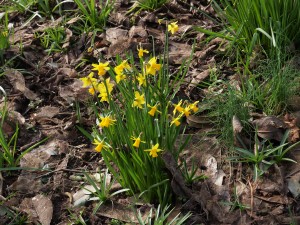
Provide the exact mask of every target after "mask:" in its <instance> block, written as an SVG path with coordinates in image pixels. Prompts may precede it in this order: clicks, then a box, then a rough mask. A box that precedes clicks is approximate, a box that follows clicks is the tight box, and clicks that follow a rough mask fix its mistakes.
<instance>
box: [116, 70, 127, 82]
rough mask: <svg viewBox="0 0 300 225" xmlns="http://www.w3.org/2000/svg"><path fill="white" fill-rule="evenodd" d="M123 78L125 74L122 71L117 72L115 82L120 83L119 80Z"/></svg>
mask: <svg viewBox="0 0 300 225" xmlns="http://www.w3.org/2000/svg"><path fill="white" fill-rule="evenodd" d="M125 79H126V75H125V74H123V73H120V74H117V76H116V82H117V84H118V83H120V81H122V80H125Z"/></svg>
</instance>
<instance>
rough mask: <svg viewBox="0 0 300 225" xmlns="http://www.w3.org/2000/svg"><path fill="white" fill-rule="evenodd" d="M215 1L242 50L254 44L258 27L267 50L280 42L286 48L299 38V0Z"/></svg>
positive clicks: (260, 38)
mask: <svg viewBox="0 0 300 225" xmlns="http://www.w3.org/2000/svg"><path fill="white" fill-rule="evenodd" d="M213 5H214V8H215V9H216V11H217V13H218V15H219V16H220V18H221V19H222V20H223V22H224V24H228V25H225V27H226V30H227V31H229V32H230V33H231V34H232V35H233V36H234V37H235V41H236V42H237V43H238V44H239V45H240V46H242V47H241V48H242V50H246V49H249V47H245V46H249V45H250V43H251V40H252V38H253V36H254V35H255V33H257V32H258V31H259V33H260V34H259V37H258V41H259V44H261V45H262V46H263V48H264V49H265V50H266V51H267V52H269V50H271V49H272V48H273V47H275V46H276V45H279V48H284V47H286V46H288V45H289V44H290V43H291V42H293V41H298V40H299V37H300V32H299V30H297V29H294V27H298V26H300V11H299V10H298V9H299V7H300V1H298V0H296V1H284V0H272V1H269V0H239V1H237V0H234V1H229V0H221V1H213ZM258 29H259V30H258ZM265 34H269V36H268V35H265ZM270 37H271V39H270ZM275 40H277V41H275ZM243 46H244V47H243ZM249 53H250V54H251V52H249Z"/></svg>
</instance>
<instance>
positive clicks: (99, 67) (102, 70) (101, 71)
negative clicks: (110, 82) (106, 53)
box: [92, 62, 109, 76]
mask: <svg viewBox="0 0 300 225" xmlns="http://www.w3.org/2000/svg"><path fill="white" fill-rule="evenodd" d="M108 64H109V62H106V63H99V64H92V66H93V69H92V70H94V71H98V75H99V76H104V75H105V74H106V71H108V70H109V66H108Z"/></svg>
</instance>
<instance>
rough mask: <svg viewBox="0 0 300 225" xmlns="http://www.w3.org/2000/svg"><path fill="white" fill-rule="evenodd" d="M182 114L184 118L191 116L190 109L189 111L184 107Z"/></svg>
mask: <svg viewBox="0 0 300 225" xmlns="http://www.w3.org/2000/svg"><path fill="white" fill-rule="evenodd" d="M183 114H184V115H185V116H186V117H188V116H189V115H191V109H190V107H189V106H187V107H185V108H184V109H183Z"/></svg>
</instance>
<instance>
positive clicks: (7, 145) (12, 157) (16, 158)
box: [0, 97, 47, 171]
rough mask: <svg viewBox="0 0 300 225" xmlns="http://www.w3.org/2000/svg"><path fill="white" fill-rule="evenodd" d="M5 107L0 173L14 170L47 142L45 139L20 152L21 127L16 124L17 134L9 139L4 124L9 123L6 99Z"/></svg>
mask: <svg viewBox="0 0 300 225" xmlns="http://www.w3.org/2000/svg"><path fill="white" fill-rule="evenodd" d="M4 103H5V104H4V107H3V108H2V109H1V110H0V147H1V149H0V171H1V169H4V168H6V169H14V168H15V167H17V166H18V165H19V163H20V160H21V159H22V158H23V156H24V155H25V154H27V153H28V152H30V151H31V150H32V149H34V148H35V147H37V146H38V145H40V144H41V143H43V142H44V141H46V140H47V138H46V139H44V140H42V141H40V142H38V143H36V144H34V145H32V146H31V147H29V148H27V149H26V150H24V151H22V152H19V151H18V148H17V141H18V135H19V126H18V124H16V126H15V132H14V133H13V135H12V136H11V137H8V136H7V134H6V133H5V132H4V123H6V122H7V116H8V110H7V103H6V97H5V102H4Z"/></svg>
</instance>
